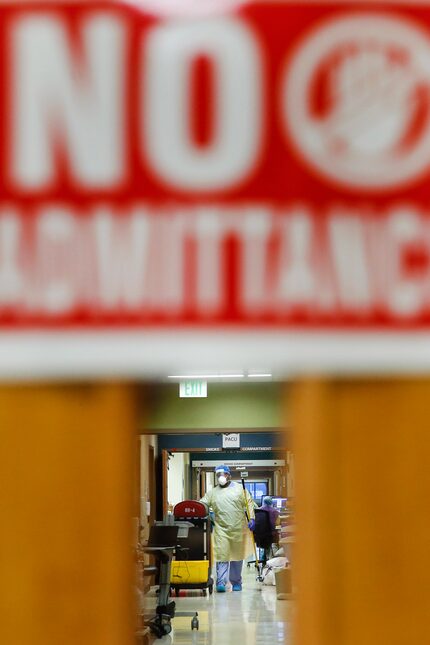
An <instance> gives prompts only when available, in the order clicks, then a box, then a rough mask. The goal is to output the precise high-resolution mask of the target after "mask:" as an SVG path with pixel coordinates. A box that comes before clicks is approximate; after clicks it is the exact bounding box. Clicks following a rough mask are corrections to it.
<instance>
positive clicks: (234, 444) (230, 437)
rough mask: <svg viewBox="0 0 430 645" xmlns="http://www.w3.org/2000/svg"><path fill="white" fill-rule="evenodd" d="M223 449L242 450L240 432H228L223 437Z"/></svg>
mask: <svg viewBox="0 0 430 645" xmlns="http://www.w3.org/2000/svg"><path fill="white" fill-rule="evenodd" d="M222 447H223V448H240V434H239V433H238V432H227V433H224V434H223V435H222Z"/></svg>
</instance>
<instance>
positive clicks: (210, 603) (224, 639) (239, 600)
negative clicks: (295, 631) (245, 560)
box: [145, 567, 294, 645]
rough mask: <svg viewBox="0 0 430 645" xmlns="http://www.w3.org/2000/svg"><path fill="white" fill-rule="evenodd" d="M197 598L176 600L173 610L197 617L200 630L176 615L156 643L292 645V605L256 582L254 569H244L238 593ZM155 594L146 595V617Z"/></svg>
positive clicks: (184, 618) (161, 644) (188, 620)
mask: <svg viewBox="0 0 430 645" xmlns="http://www.w3.org/2000/svg"><path fill="white" fill-rule="evenodd" d="M195 593H196V595H193V596H187V597H179V598H175V601H176V611H177V613H178V614H180V612H187V613H188V612H190V613H191V612H195V611H197V612H198V614H199V621H200V628H199V631H195V630H194V631H192V630H191V617H190V616H186V617H185V616H184V617H182V616H176V617H175V618H174V620H173V621H172V626H173V630H172V633H171V634H170V635H168V636H164V637H163V638H161V639H157V640H156V641H155V643H157V644H158V643H159V644H160V645H164V644H166V643H171V644H174V645H177V644H179V643H182V644H183V645H185V644H190V645H219V644H221V643H222V645H272V644H273V645H275V644H278V643H283V644H286V645H291V621H292V615H293V611H294V605H293V603H292V602H291V601H289V600H277V598H276V589H275V587H266V586H263V585H261V584H260V583H258V582H256V580H255V574H254V571H253V570H249V569H247V568H246V567H244V584H243V590H242V591H241V592H233V591H227V592H226V593H222V594H218V593H215V592H214V594H213V595H212V596H208V597H206V598H204V597H203V596H201V595H200V596H199V595H197V593H198V592H195ZM155 603H156V597H155V593H154V591H152V592H150V593H149V594H147V595H146V596H145V614H146V615H148V614H150V613H151V612H152V609H153V608H154V607H155Z"/></svg>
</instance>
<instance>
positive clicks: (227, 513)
mask: <svg viewBox="0 0 430 645" xmlns="http://www.w3.org/2000/svg"><path fill="white" fill-rule="evenodd" d="M215 474H216V476H217V478H218V485H217V486H215V488H213V489H212V490H210V491H208V492H207V493H206V495H205V496H204V497H203V498H202V499H201V501H202V502H204V503H205V504H207V505H208V506H209V507H210V508H212V510H213V512H214V515H215V528H214V533H213V545H214V556H215V560H216V577H217V579H216V589H217V591H218V592H223V591H225V588H226V584H227V580H228V579H229V580H230V582H231V585H232V589H233V591H242V566H243V560H244V559H245V558H247V557H248V556H249V555H251V553H252V552H253V545H252V539H251V532H250V529H253V528H254V502H253V499H252V497H251V495H250V494H249V492H248V491H244V490H243V487H242V486H241V485H240V484H238V483H237V482H233V481H231V474H230V468H229V467H228V466H225V465H223V466H217V467H216V468H215ZM245 495H246V498H247V503H246V502H245ZM247 506H248V507H247ZM245 511H247V512H248V517H249V518H250V521H249V523H248V521H247V519H246V515H245ZM229 569H230V570H229Z"/></svg>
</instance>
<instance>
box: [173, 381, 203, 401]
mask: <svg viewBox="0 0 430 645" xmlns="http://www.w3.org/2000/svg"><path fill="white" fill-rule="evenodd" d="M207 395H208V384H207V381H201V380H197V379H193V380H192V381H182V382H181V383H179V396H180V397H181V399H204V398H206V397H207Z"/></svg>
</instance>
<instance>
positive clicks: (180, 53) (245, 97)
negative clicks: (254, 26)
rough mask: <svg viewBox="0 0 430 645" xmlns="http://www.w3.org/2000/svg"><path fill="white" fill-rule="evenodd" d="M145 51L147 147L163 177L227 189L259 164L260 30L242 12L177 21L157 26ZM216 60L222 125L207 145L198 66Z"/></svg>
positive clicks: (194, 187) (178, 183)
mask: <svg viewBox="0 0 430 645" xmlns="http://www.w3.org/2000/svg"><path fill="white" fill-rule="evenodd" d="M146 47H147V49H145V51H144V56H145V60H146V61H147V64H146V74H147V81H146V85H145V86H144V96H143V101H142V110H143V112H144V117H145V121H144V130H143V133H142V135H143V149H144V150H146V152H147V154H148V156H149V159H150V161H151V164H152V166H153V168H154V170H155V171H156V172H157V174H158V175H159V176H160V178H161V179H162V180H163V181H165V182H166V183H168V184H170V185H173V186H175V187H177V188H180V189H183V190H191V191H199V190H223V189H226V188H230V187H231V186H234V185H235V184H237V183H238V182H240V181H241V180H243V179H244V178H245V177H246V175H247V174H248V173H249V172H250V171H251V170H252V168H253V166H254V164H255V162H256V158H257V154H258V151H259V148H260V141H261V131H262V126H261V124H262V115H261V102H262V80H261V60H260V52H259V49H258V44H257V41H256V40H255V39H254V37H253V35H252V32H250V30H249V29H248V28H247V27H246V26H245V25H244V24H242V23H241V22H239V21H238V20H234V19H232V18H223V19H217V20H214V19H212V20H210V21H209V20H208V21H200V20H192V21H190V22H185V21H183V22H171V23H168V24H165V25H162V26H160V27H157V28H155V29H154V30H153V31H152V33H151V34H150V35H149V37H148V42H147V44H146ZM202 55H204V56H206V57H208V59H209V60H210V61H211V64H212V65H213V68H214V78H215V88H214V95H215V99H214V102H215V110H214V111H215V116H214V119H215V125H214V136H213V139H212V141H210V143H209V144H208V145H207V146H204V147H202V148H199V147H198V146H197V145H195V144H193V141H192V140H191V137H190V132H189V110H190V109H191V107H192V106H190V102H191V101H190V95H191V90H190V88H191V82H190V80H191V68H192V64H193V62H194V61H195V60H196V59H197V58H198V57H199V56H202Z"/></svg>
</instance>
